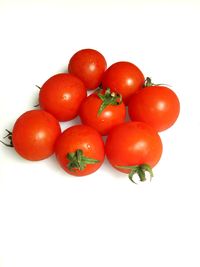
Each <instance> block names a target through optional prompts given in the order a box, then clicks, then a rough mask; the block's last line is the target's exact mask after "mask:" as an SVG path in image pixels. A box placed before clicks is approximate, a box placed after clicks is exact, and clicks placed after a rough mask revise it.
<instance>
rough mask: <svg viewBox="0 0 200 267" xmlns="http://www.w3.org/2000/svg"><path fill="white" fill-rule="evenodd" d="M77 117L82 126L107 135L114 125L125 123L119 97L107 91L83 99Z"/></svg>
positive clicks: (123, 109) (124, 112)
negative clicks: (78, 116)
mask: <svg viewBox="0 0 200 267" xmlns="http://www.w3.org/2000/svg"><path fill="white" fill-rule="evenodd" d="M79 115H80V118H81V121H82V123H83V124H85V125H88V126H91V127H93V128H95V129H96V130H97V131H98V132H99V133H100V134H101V135H107V134H108V132H109V131H110V130H111V129H112V128H113V127H114V126H115V125H118V124H120V123H122V122H124V121H125V116H126V108H125V105H124V103H123V102H122V99H121V96H120V95H119V94H117V93H114V92H113V93H110V89H107V90H106V91H105V92H104V93H101V92H99V93H93V94H91V95H90V96H88V97H87V98H85V99H84V100H83V102H82V104H81V107H80V112H79Z"/></svg>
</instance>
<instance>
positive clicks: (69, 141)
mask: <svg viewBox="0 0 200 267" xmlns="http://www.w3.org/2000/svg"><path fill="white" fill-rule="evenodd" d="M55 154H56V158H57V160H58V162H59V163H60V165H61V167H62V168H63V169H64V170H65V171H66V172H67V173H69V174H71V175H75V176H84V175H88V174H91V173H93V172H95V171H96V170H97V169H99V168H100V166H101V165H102V163H103V161H104V156H105V151H104V143H103V140H102V138H101V135H100V134H99V133H98V132H97V131H96V130H95V129H93V128H91V127H89V126H86V125H75V126H72V127H69V128H68V129H66V130H65V131H64V132H63V133H62V134H61V135H60V136H59V137H58V139H57V141H56V145H55Z"/></svg>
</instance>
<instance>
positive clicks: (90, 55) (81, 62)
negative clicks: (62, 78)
mask: <svg viewBox="0 0 200 267" xmlns="http://www.w3.org/2000/svg"><path fill="white" fill-rule="evenodd" d="M106 67H107V63H106V60H105V58H104V56H103V55H102V54H101V53H99V52H98V51H96V50H94V49H82V50H79V51H78V52H77V53H75V54H74V55H73V56H72V58H71V59H70V61H69V65H68V72H69V73H72V74H74V75H76V76H77V77H79V79H81V80H82V81H83V83H84V84H85V86H86V88H87V89H88V90H92V89H96V88H97V87H98V86H99V85H100V84H101V80H102V76H103V73H104V71H105V70H106Z"/></svg>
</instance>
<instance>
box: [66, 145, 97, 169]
mask: <svg viewBox="0 0 200 267" xmlns="http://www.w3.org/2000/svg"><path fill="white" fill-rule="evenodd" d="M67 159H68V160H69V163H68V164H67V168H68V169H69V170H70V171H73V172H75V171H77V170H79V171H82V170H84V169H85V168H86V166H87V164H96V163H98V162H100V161H99V160H97V159H93V158H88V157H85V156H84V154H83V151H82V150H81V149H77V150H76V151H75V152H71V153H68V154H67Z"/></svg>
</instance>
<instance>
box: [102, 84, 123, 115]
mask: <svg viewBox="0 0 200 267" xmlns="http://www.w3.org/2000/svg"><path fill="white" fill-rule="evenodd" d="M97 95H98V97H99V98H100V99H101V100H102V103H101V106H100V108H99V110H98V113H97V115H98V116H99V115H101V113H102V111H103V110H104V109H105V108H106V107H107V106H109V105H112V106H116V105H120V104H121V103H122V96H121V94H118V93H115V92H112V93H111V92H110V88H107V89H106V91H105V93H104V94H102V93H101V92H100V93H98V94H97Z"/></svg>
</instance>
